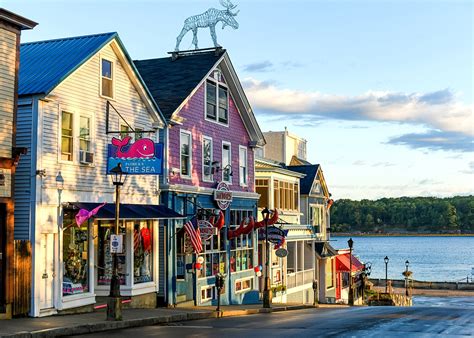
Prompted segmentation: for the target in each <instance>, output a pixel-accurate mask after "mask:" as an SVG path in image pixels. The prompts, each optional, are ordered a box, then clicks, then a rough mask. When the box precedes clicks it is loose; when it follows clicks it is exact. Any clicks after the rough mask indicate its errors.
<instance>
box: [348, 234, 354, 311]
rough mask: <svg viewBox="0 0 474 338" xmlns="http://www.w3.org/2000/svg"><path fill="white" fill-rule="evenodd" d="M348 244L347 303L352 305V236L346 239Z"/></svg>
mask: <svg viewBox="0 0 474 338" xmlns="http://www.w3.org/2000/svg"><path fill="white" fill-rule="evenodd" d="M347 244H348V245H349V305H354V291H353V290H352V246H353V245H354V241H353V240H352V237H351V238H349V240H348V241H347Z"/></svg>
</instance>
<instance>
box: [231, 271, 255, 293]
mask: <svg viewBox="0 0 474 338" xmlns="http://www.w3.org/2000/svg"><path fill="white" fill-rule="evenodd" d="M239 272H240V271H239ZM247 280H249V281H250V287H248V288H245V289H240V290H237V283H241V284H242V283H243V282H245V281H247ZM253 280H254V278H253V277H247V278H240V279H236V280H235V282H234V292H235V294H239V293H244V292H247V291H251V290H253Z"/></svg>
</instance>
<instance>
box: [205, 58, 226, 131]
mask: <svg viewBox="0 0 474 338" xmlns="http://www.w3.org/2000/svg"><path fill="white" fill-rule="evenodd" d="M216 70H217V71H219V72H220V73H221V76H222V77H223V75H222V71H221V70H220V69H219V68H218V67H216V68H214V69H213V70H212V72H211V74H212V73H213V72H215V71H216ZM208 81H209V82H212V83H213V84H214V85H215V86H216V119H215V120H213V119H210V118H208V117H207V82H208ZM219 86H221V87H223V88H225V89H226V91H227V123H224V122H220V121H219ZM229 94H230V90H229V86H227V83H225V82H220V81H218V80H216V79H214V78H213V77H211V76H210V75H209V76H206V78H205V81H204V120H206V121H209V122H212V123H216V124H218V125H221V126H224V127H229V125H230V98H229V97H230V95H229Z"/></svg>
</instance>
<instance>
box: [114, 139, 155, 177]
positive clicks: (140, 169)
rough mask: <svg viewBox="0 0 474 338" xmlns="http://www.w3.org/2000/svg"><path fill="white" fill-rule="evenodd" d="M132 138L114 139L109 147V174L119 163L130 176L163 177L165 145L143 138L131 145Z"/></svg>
mask: <svg viewBox="0 0 474 338" xmlns="http://www.w3.org/2000/svg"><path fill="white" fill-rule="evenodd" d="M131 139H132V138H131V137H130V136H127V137H124V138H123V139H122V140H120V139H118V138H115V137H114V138H113V139H112V144H109V145H108V154H107V174H110V170H111V169H113V168H115V167H116V166H117V165H118V164H119V163H121V164H122V170H123V171H124V172H126V173H127V174H128V175H161V174H162V173H163V143H154V142H153V140H151V139H148V138H142V139H139V140H137V141H135V142H134V143H130V141H131Z"/></svg>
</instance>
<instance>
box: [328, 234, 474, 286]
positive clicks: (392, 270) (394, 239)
mask: <svg viewBox="0 0 474 338" xmlns="http://www.w3.org/2000/svg"><path fill="white" fill-rule="evenodd" d="M348 239H349V237H342V236H341V237H339V236H334V235H333V236H331V241H330V244H331V246H333V247H334V248H336V249H344V248H348V244H347V240H348ZM352 240H353V241H354V244H353V254H354V256H356V257H358V258H359V259H360V260H361V261H362V262H363V263H367V262H370V263H372V273H371V275H370V278H382V279H383V278H385V263H384V257H385V256H387V257H388V258H389V261H388V265H387V272H388V278H389V279H403V278H404V277H403V275H402V272H403V271H405V261H407V260H408V261H409V268H408V269H409V270H410V271H412V272H413V275H412V277H413V279H415V280H420V281H437V282H456V281H464V282H465V281H466V280H467V277H469V280H471V278H473V277H474V275H472V272H473V271H472V269H473V268H474V237H469V236H353V237H352Z"/></svg>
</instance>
